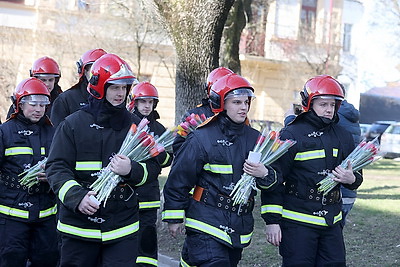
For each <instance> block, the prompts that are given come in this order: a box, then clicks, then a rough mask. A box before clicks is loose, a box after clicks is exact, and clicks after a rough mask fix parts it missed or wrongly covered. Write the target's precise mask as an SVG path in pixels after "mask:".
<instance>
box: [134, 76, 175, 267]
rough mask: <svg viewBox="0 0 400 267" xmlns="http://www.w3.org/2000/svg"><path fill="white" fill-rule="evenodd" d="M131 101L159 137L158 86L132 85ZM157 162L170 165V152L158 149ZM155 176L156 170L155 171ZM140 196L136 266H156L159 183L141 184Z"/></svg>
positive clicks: (163, 130)
mask: <svg viewBox="0 0 400 267" xmlns="http://www.w3.org/2000/svg"><path fill="white" fill-rule="evenodd" d="M131 96H132V102H131V103H130V104H129V107H130V108H128V109H129V110H131V112H132V113H133V114H134V115H136V116H137V117H138V118H139V119H143V118H147V119H148V120H149V124H148V126H149V128H150V132H152V133H153V134H154V136H158V137H160V136H161V135H162V134H163V133H164V132H165V130H166V129H165V127H164V126H163V125H162V124H161V123H159V122H158V121H157V120H158V119H159V118H160V115H159V114H158V112H157V111H156V110H155V108H156V107H157V103H158V91H157V88H156V87H155V86H154V85H152V84H151V83H149V82H141V83H138V84H137V85H135V86H134V87H133V88H132V91H131ZM157 161H158V163H159V164H160V166H161V167H162V168H163V167H167V166H170V165H171V162H172V153H171V154H169V153H167V152H163V153H160V154H159V155H158V156H157ZM157 176H158V174H157ZM136 192H137V195H138V199H139V222H140V223H139V224H140V229H139V253H138V257H137V259H136V264H137V266H157V254H158V247H157V228H156V222H157V210H158V209H159V208H160V186H159V182H158V179H155V180H154V181H153V182H152V183H148V184H145V185H143V186H140V187H139V188H138V189H137V190H136Z"/></svg>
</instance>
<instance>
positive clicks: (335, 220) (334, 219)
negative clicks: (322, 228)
mask: <svg viewBox="0 0 400 267" xmlns="http://www.w3.org/2000/svg"><path fill="white" fill-rule="evenodd" d="M342 219H343V218H342V211H340V212H339V214H338V215H336V216H335V217H333V223H337V222H340V221H341V220H342Z"/></svg>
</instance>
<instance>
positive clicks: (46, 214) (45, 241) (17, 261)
mask: <svg viewBox="0 0 400 267" xmlns="http://www.w3.org/2000/svg"><path fill="white" fill-rule="evenodd" d="M14 99H15V103H14V107H15V112H14V113H13V114H12V115H11V117H10V119H9V120H7V121H6V122H5V123H4V124H2V125H1V126H0V173H1V180H0V266H26V265H27V260H29V262H30V264H31V266H57V261H58V258H59V253H58V249H57V232H56V216H55V215H56V212H57V207H56V197H55V195H54V193H53V192H52V191H51V189H50V186H49V184H48V182H47V179H46V175H45V173H44V171H39V172H37V173H36V175H34V177H32V178H33V180H34V182H33V183H32V184H31V185H29V186H26V185H24V184H23V183H22V184H21V181H20V179H21V176H19V175H20V174H21V173H24V171H29V170H31V169H32V168H33V166H34V165H36V164H37V163H38V162H40V161H41V160H44V159H45V157H47V155H48V153H49V150H50V145H51V140H52V138H53V134H54V128H53V126H52V125H51V123H50V121H49V118H48V117H47V116H46V115H45V112H46V107H47V106H48V105H49V104H50V92H49V90H48V89H47V87H46V84H45V83H43V82H42V81H41V80H39V79H37V78H29V79H26V80H23V81H22V82H20V83H19V84H18V86H17V88H16V89H15V93H14Z"/></svg>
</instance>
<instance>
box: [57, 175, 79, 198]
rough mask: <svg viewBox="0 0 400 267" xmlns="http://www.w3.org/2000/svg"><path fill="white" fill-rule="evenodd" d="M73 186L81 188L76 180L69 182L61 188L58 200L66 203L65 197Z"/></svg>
mask: <svg viewBox="0 0 400 267" xmlns="http://www.w3.org/2000/svg"><path fill="white" fill-rule="evenodd" d="M73 186H81V185H80V184H78V182H77V181H75V180H69V181H67V182H66V183H64V184H63V186H61V188H60V190H59V191H58V198H59V199H60V201H61V202H62V203H64V198H65V195H66V194H67V192H68V190H69V189H70V188H71V187H73Z"/></svg>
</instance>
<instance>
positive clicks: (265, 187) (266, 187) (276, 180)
mask: <svg viewBox="0 0 400 267" xmlns="http://www.w3.org/2000/svg"><path fill="white" fill-rule="evenodd" d="M273 171H274V177H275V179H274V182H273V183H272V184H270V185H269V186H262V185H258V186H259V187H260V188H261V189H268V188H270V187H271V186H273V185H274V184H276V183H277V182H278V178H277V175H276V171H275V170H274V169H273Z"/></svg>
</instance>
